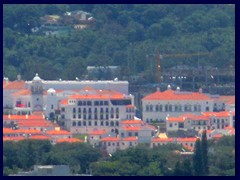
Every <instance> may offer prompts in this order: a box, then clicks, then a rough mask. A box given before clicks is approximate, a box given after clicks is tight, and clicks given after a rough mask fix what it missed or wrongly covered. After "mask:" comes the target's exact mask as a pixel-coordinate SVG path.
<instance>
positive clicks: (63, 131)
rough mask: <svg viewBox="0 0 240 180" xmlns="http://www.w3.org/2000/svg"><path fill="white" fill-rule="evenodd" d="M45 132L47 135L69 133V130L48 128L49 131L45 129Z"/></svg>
mask: <svg viewBox="0 0 240 180" xmlns="http://www.w3.org/2000/svg"><path fill="white" fill-rule="evenodd" d="M46 134H48V135H71V133H70V132H69V131H65V130H59V131H56V130H50V131H47V132H46Z"/></svg>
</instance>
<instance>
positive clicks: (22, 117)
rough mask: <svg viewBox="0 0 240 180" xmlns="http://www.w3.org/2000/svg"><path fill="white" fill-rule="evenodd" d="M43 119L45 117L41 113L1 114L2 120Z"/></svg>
mask: <svg viewBox="0 0 240 180" xmlns="http://www.w3.org/2000/svg"><path fill="white" fill-rule="evenodd" d="M24 119H26V120H33V119H34V120H37V119H38V120H43V119H45V117H44V116H42V115H12V114H11V115H3V120H24Z"/></svg>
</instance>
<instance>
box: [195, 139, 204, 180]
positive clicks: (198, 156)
mask: <svg viewBox="0 0 240 180" xmlns="http://www.w3.org/2000/svg"><path fill="white" fill-rule="evenodd" d="M201 149H202V148H201V141H200V139H197V141H196V143H195V149H194V155H193V170H194V175H196V176H200V175H202V174H203V165H202V152H201Z"/></svg>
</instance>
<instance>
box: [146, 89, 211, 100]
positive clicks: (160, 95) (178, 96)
mask: <svg viewBox="0 0 240 180" xmlns="http://www.w3.org/2000/svg"><path fill="white" fill-rule="evenodd" d="M143 100H174V101H175V100H211V98H210V97H208V96H207V95H205V94H202V93H198V92H177V91H173V90H166V91H164V92H160V91H156V92H155V93H152V94H149V95H147V96H145V97H144V98H143Z"/></svg>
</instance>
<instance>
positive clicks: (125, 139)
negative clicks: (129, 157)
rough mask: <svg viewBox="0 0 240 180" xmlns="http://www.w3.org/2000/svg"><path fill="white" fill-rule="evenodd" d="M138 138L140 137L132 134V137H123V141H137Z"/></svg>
mask: <svg viewBox="0 0 240 180" xmlns="http://www.w3.org/2000/svg"><path fill="white" fill-rule="evenodd" d="M137 140H138V138H137V137H134V136H132V137H126V138H123V139H122V141H137Z"/></svg>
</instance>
